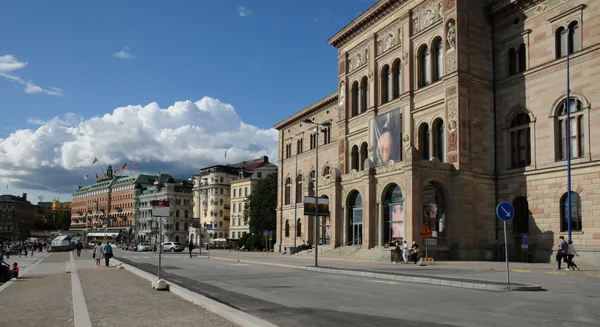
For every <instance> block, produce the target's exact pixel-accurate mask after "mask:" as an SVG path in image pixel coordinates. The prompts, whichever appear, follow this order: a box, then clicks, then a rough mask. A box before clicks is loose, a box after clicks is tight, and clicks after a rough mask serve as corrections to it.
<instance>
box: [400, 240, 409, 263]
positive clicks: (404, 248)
mask: <svg viewBox="0 0 600 327" xmlns="http://www.w3.org/2000/svg"><path fill="white" fill-rule="evenodd" d="M409 254H410V249H409V248H408V243H406V241H404V244H402V259H404V263H408V255H409Z"/></svg>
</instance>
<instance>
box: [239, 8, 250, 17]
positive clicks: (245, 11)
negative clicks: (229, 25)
mask: <svg viewBox="0 0 600 327" xmlns="http://www.w3.org/2000/svg"><path fill="white" fill-rule="evenodd" d="M237 13H238V15H240V17H248V16H252V10H250V9H248V8H246V7H243V6H241V7H238V8H237Z"/></svg>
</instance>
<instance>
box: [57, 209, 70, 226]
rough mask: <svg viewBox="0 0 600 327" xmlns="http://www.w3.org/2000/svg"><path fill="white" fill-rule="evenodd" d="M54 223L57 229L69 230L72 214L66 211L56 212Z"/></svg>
mask: <svg viewBox="0 0 600 327" xmlns="http://www.w3.org/2000/svg"><path fill="white" fill-rule="evenodd" d="M54 223H55V225H56V229H61V230H69V227H71V213H70V212H66V211H55V212H54Z"/></svg>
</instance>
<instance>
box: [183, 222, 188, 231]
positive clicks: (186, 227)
mask: <svg viewBox="0 0 600 327" xmlns="http://www.w3.org/2000/svg"><path fill="white" fill-rule="evenodd" d="M188 229H189V226H188V223H184V224H183V230H184V231H186V232H187V231H188Z"/></svg>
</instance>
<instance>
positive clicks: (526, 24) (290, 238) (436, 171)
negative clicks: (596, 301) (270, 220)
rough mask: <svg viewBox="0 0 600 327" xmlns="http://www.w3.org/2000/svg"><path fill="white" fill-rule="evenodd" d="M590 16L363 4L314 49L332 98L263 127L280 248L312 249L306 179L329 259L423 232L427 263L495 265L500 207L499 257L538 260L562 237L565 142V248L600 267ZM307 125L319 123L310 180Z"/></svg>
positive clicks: (588, 9) (497, 4)
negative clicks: (327, 73) (332, 85)
mask: <svg viewBox="0 0 600 327" xmlns="http://www.w3.org/2000/svg"><path fill="white" fill-rule="evenodd" d="M599 15H600V1H597V0H571V1H562V0H546V1H541V0H540V1H535V0H528V1H519V0H517V1H510V0H496V1H457V0H443V1H441V0H437V1H436V0H427V1H416V0H413V1H402V0H381V1H379V2H377V3H376V4H374V5H373V6H372V7H371V8H369V9H368V10H367V11H366V12H364V13H363V14H361V15H360V16H359V17H358V18H357V19H355V20H354V21H352V22H351V23H350V24H349V25H347V26H346V27H344V28H343V29H342V30H341V31H339V32H338V33H336V34H335V35H334V36H333V37H331V38H330V40H329V43H330V44H331V45H333V46H335V47H336V48H337V49H338V85H337V92H336V93H334V94H331V95H329V96H327V97H326V98H324V99H322V100H320V101H318V102H317V103H315V104H313V105H311V106H309V107H308V108H305V109H304V110H302V111H300V112H298V113H296V114H294V115H293V116H292V117H289V118H288V119H285V120H284V121H282V122H280V123H278V124H277V125H276V126H275V127H276V128H277V129H278V130H279V137H280V139H279V154H280V159H279V160H280V162H279V166H280V170H279V185H280V187H279V191H278V234H279V235H278V236H279V237H278V240H281V243H280V244H279V245H281V247H285V246H293V244H294V242H295V241H297V240H298V239H301V240H310V241H311V242H313V237H314V234H313V233H314V232H313V231H314V224H315V220H314V219H313V218H312V217H304V216H303V215H302V208H301V203H302V200H303V197H304V196H306V195H314V193H315V190H314V184H315V183H314V182H315V179H316V178H318V179H319V186H320V187H319V190H318V192H319V195H320V196H325V197H327V198H328V199H329V201H330V211H331V214H330V217H328V218H327V219H324V220H322V221H321V222H319V223H318V224H319V229H320V230H321V231H322V232H321V233H320V234H321V235H325V238H321V240H320V242H322V243H326V244H327V243H331V245H330V247H340V246H356V247H359V248H362V249H372V248H375V247H379V246H382V245H383V244H385V243H386V242H388V241H390V240H392V239H405V240H408V241H412V240H415V241H417V242H419V243H421V244H422V243H423V240H422V239H421V237H420V233H419V232H420V230H421V228H422V227H423V225H424V224H428V225H429V226H430V227H431V229H432V230H433V235H434V238H433V239H429V240H428V241H427V242H428V244H429V245H430V249H432V251H433V253H435V256H436V258H438V259H459V260H473V259H476V260H483V259H494V258H499V257H501V256H503V254H502V248H503V242H504V241H503V237H502V229H501V226H502V225H501V224H500V222H499V219H498V218H496V216H495V207H496V205H497V203H499V202H502V201H507V202H510V203H512V204H513V206H514V207H515V211H516V213H515V218H514V219H513V220H512V221H511V222H510V223H509V229H510V230H509V233H510V237H509V240H508V244H509V252H508V256H509V258H511V259H512V260H531V261H548V260H550V259H551V257H552V252H553V251H554V250H555V244H556V240H557V239H558V236H559V235H565V236H566V230H567V229H568V228H567V227H568V226H567V219H566V216H567V215H566V213H565V212H566V207H567V206H566V190H567V184H566V183H567V170H566V165H567V160H566V159H567V157H566V151H565V148H566V146H565V145H566V142H570V144H571V147H572V152H571V158H572V160H571V162H572V176H573V178H572V185H571V187H572V191H573V192H575V193H572V200H571V201H572V206H571V210H572V215H573V219H572V221H571V229H572V231H573V232H572V239H573V242H574V244H575V246H576V248H577V250H578V252H579V253H580V255H581V258H580V260H581V261H585V262H588V263H592V264H600V252H599V250H600V218H599V215H598V213H599V211H600V209H599V208H598V207H597V206H595V204H596V203H597V202H598V201H600V193H598V191H597V190H598V189H599V187H600V165H598V159H600V158H597V156H596V155H595V153H596V151H595V150H600V142H595V141H594V140H598V136H600V130H597V129H593V128H592V127H593V126H595V125H597V124H598V123H600V121H599V119H600V112H599V110H598V107H597V103H598V101H595V100H600V92H598V91H599V90H598V89H599V88H600V86H599V85H597V83H596V84H594V83H593V82H592V80H593V78H594V76H595V73H596V72H597V71H599V70H600V65H598V64H599V63H600V59H598V57H599V56H600V51H599V48H600V45H599V39H600V30H599V29H598V26H599V25H600V17H599ZM567 53H568V54H569V55H570V66H569V67H570V72H571V75H570V86H571V87H570V91H571V92H570V97H569V103H570V105H569V107H570V109H568V110H567V106H566V99H567V95H566V90H567V61H566V55H567ZM567 113H568V114H569V115H571V118H572V119H571V134H570V135H569V136H568V137H567V134H566V132H565V128H566V126H565V121H566V120H565V118H566V115H567ZM306 119H310V120H311V121H312V122H314V123H319V124H320V123H324V122H326V123H329V124H330V125H331V126H327V127H326V129H324V130H321V131H320V134H319V145H318V146H319V166H318V167H315V152H316V151H315V150H316V149H315V148H316V144H315V140H316V138H315V134H314V133H315V128H314V125H313V124H306V122H305V120H306ZM596 134H599V135H596ZM305 144H308V146H306V145H305ZM296 159H297V160H298V169H297V170H296V168H295V160H296ZM289 230H291V231H292V232H288V231H289ZM523 235H527V236H529V242H530V243H529V249H528V251H526V252H525V251H522V250H521V238H522V236H523Z"/></svg>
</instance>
